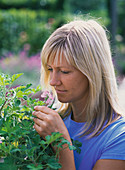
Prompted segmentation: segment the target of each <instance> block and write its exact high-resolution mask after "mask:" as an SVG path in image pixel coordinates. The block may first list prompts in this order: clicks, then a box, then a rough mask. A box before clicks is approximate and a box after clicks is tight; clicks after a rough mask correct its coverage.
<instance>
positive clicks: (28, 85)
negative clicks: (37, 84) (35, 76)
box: [21, 83, 32, 91]
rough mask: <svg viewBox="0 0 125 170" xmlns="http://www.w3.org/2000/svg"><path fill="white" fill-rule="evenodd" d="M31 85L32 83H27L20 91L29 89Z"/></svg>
mask: <svg viewBox="0 0 125 170" xmlns="http://www.w3.org/2000/svg"><path fill="white" fill-rule="evenodd" d="M31 86H32V84H31V83H30V84H27V85H26V87H25V88H23V89H21V91H26V90H27V89H29V88H30V87H31Z"/></svg>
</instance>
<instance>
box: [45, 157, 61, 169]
mask: <svg viewBox="0 0 125 170" xmlns="http://www.w3.org/2000/svg"><path fill="white" fill-rule="evenodd" d="M47 165H48V166H49V167H50V168H52V169H60V168H61V167H62V166H61V164H60V163H58V161H57V160H56V159H55V158H51V159H49V160H48V163H47Z"/></svg>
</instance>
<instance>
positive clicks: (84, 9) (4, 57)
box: [0, 0, 125, 95]
mask: <svg viewBox="0 0 125 170" xmlns="http://www.w3.org/2000/svg"><path fill="white" fill-rule="evenodd" d="M124 9H125V0H87V1H86V0H0V72H4V73H9V74H14V73H22V72H23V73H24V75H23V76H22V77H21V80H19V81H18V82H17V84H16V85H18V84H24V85H25V84H27V83H32V84H33V86H34V87H35V86H37V85H38V84H39V80H40V64H41V63H40V52H41V49H42V46H43V44H44V42H45V41H46V39H47V38H48V37H49V35H50V34H51V33H52V32H53V31H54V30H55V29H56V28H58V27H59V26H61V25H62V24H64V23H67V22H69V21H71V20H72V19H75V18H78V17H80V18H86V17H88V18H91V17H92V18H96V19H98V20H99V21H100V22H101V23H102V24H103V25H104V26H105V27H107V29H108V30H109V33H108V36H109V39H110V43H111V49H112V55H113V62H114V65H115V69H116V75H117V78H118V84H119V85H120V83H121V81H122V80H123V78H124V76H125V10H124ZM123 89H124V88H123ZM121 94H122V95H123V93H121ZM124 95H125V93H124Z"/></svg>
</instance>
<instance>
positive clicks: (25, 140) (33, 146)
mask: <svg viewBox="0 0 125 170" xmlns="http://www.w3.org/2000/svg"><path fill="white" fill-rule="evenodd" d="M21 75H22V74H14V75H12V76H9V75H5V74H3V73H0V169H1V170H9V169H12V170H26V169H31V170H40V169H46V170H51V169H59V168H61V164H59V160H58V154H59V151H60V149H64V148H63V144H66V143H67V147H69V148H70V149H76V148H77V146H76V147H75V146H73V145H70V143H69V142H68V141H67V140H66V139H64V138H63V137H62V134H60V133H58V132H56V133H52V134H51V135H48V136H46V138H45V139H42V138H41V137H40V136H39V135H38V133H37V132H36V131H35V129H34V128H33V124H34V122H33V117H32V112H33V110H34V106H36V105H48V104H49V103H48V101H49V100H50V101H51V100H52V97H51V98H50V99H49V94H48V93H46V94H47V96H44V101H43V100H40V99H39V98H34V97H32V96H33V95H34V94H36V93H37V92H38V91H40V90H41V88H40V87H39V86H38V87H36V88H35V89H34V88H31V84H27V85H26V86H23V85H21V86H18V87H15V88H13V87H12V85H13V82H14V81H15V80H16V79H18V78H19V77H20V76H21ZM48 99H49V100H48ZM52 105H53V102H51V105H49V107H51V108H52ZM76 144H77V142H76ZM52 146H56V147H57V149H56V152H54V151H53V149H52ZM79 146H80V145H79Z"/></svg>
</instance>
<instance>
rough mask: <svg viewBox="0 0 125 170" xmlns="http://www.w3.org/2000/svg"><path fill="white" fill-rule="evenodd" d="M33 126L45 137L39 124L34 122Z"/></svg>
mask: <svg viewBox="0 0 125 170" xmlns="http://www.w3.org/2000/svg"><path fill="white" fill-rule="evenodd" d="M33 127H34V129H35V130H36V131H37V132H38V134H39V135H40V136H42V137H43V135H42V128H41V127H40V126H39V125H38V124H36V123H35V124H34V126H33Z"/></svg>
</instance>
